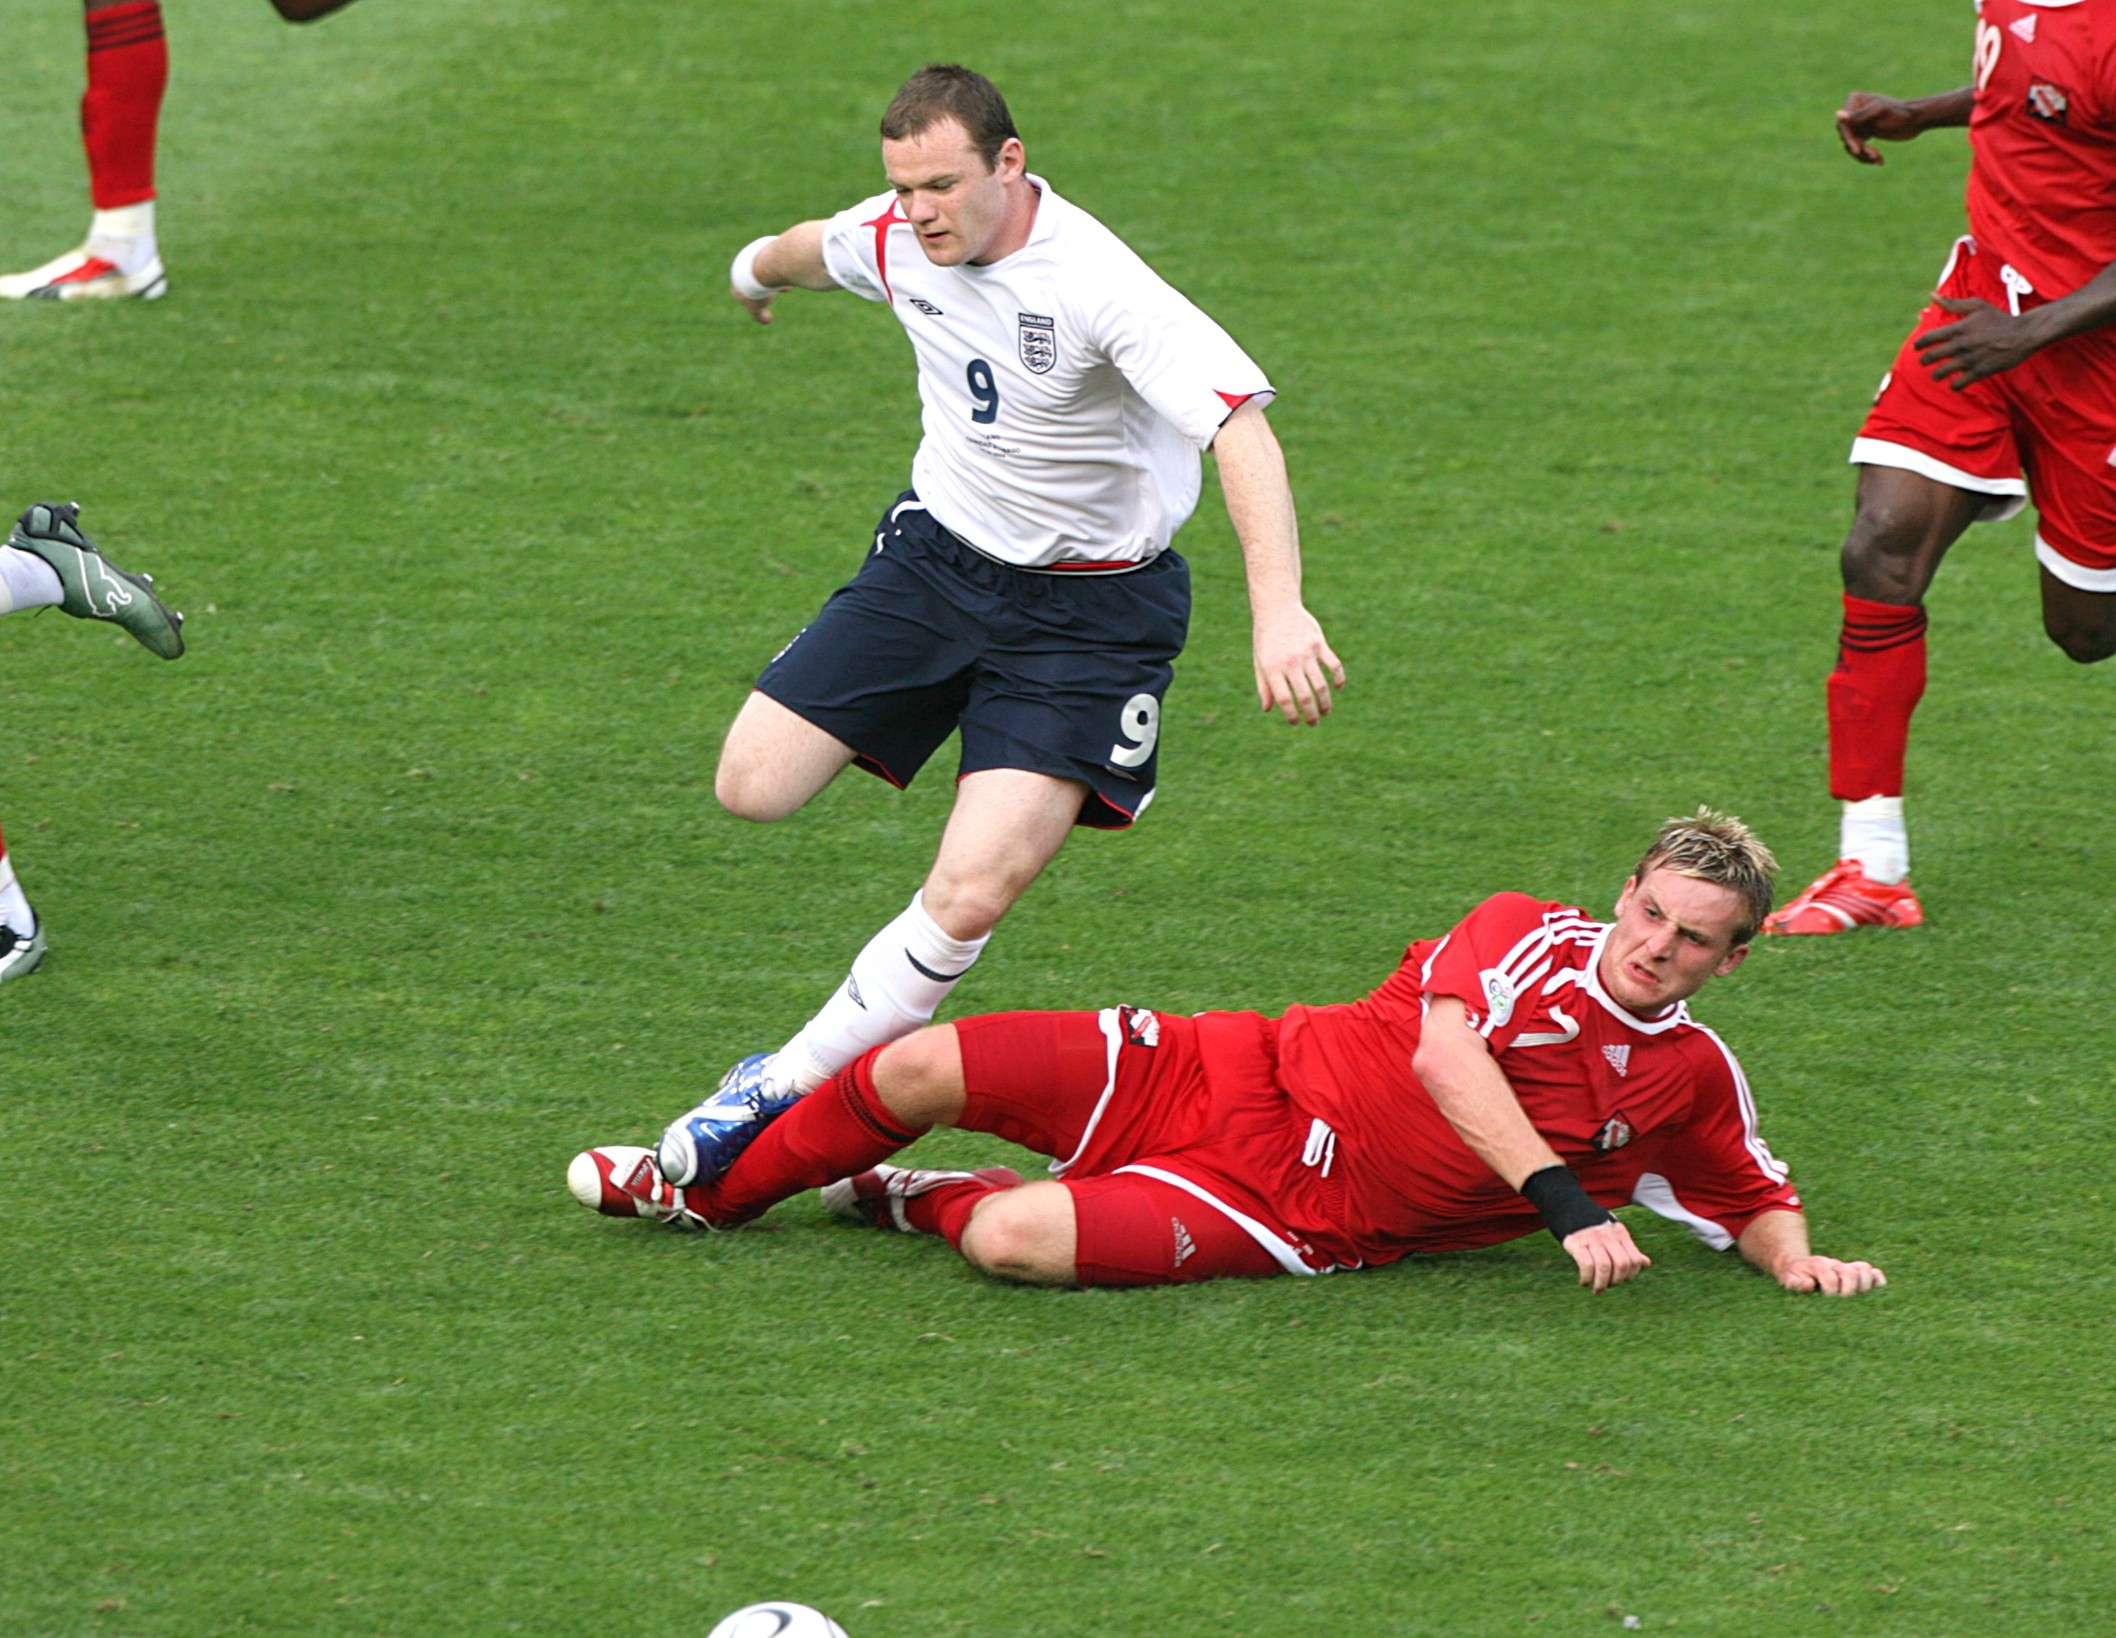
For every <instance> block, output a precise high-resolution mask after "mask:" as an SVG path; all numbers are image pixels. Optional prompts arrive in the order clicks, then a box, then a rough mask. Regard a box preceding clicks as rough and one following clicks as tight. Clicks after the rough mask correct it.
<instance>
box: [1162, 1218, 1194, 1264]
mask: <svg viewBox="0 0 2116 1638" xmlns="http://www.w3.org/2000/svg"><path fill="white" fill-rule="evenodd" d="M1168 1226H1169V1227H1170V1228H1172V1229H1174V1230H1175V1231H1176V1260H1175V1266H1176V1267H1177V1268H1181V1267H1182V1266H1183V1265H1184V1263H1186V1262H1188V1261H1189V1260H1190V1258H1191V1256H1192V1254H1193V1253H1195V1252H1196V1251H1197V1249H1198V1243H1197V1241H1195V1240H1193V1239H1192V1238H1191V1237H1190V1230H1188V1229H1187V1228H1185V1227H1184V1226H1183V1220H1182V1218H1180V1217H1171V1218H1169V1220H1168Z"/></svg>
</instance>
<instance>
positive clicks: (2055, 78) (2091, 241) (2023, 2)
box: [1969, 0, 2116, 301]
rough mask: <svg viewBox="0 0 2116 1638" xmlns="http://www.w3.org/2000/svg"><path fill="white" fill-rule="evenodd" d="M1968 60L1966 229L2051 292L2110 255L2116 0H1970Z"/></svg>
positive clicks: (2115, 226) (2114, 247)
mask: <svg viewBox="0 0 2116 1638" xmlns="http://www.w3.org/2000/svg"><path fill="white" fill-rule="evenodd" d="M1975 72H1976V79H1975V90H1976V102H1975V106H1974V108H1973V109H1972V111H1971V113H1970V116H1969V149H1970V155H1971V163H1970V167H1969V231H1970V232H1971V233H1972V234H1973V235H1974V236H1975V238H1976V242H1977V244H1978V245H1979V246H1980V247H1981V248H1982V249H1984V250H1986V251H1988V252H1990V253H1991V254H1992V255H1994V256H1996V257H1998V258H1999V260H2000V261H2002V262H2004V263H2005V264H2006V265H2007V266H2009V267H2011V268H2012V269H2014V271H2015V272H2016V273H2018V274H2019V275H2020V276H2021V277H2022V278H2024V279H2025V280H2026V281H2027V282H2028V285H2029V286H2030V289H2031V290H2032V293H2033V294H2034V295H2035V296H2037V297H2040V298H2041V299H2042V300H2044V301H2054V300H2056V299H2057V298H2058V297H2059V296H2063V295H2068V294H2069V293H2070V292H2072V291H2074V290H2077V289H2078V288H2079V287H2080V286H2081V285H2083V284H2085V283H2086V282H2087V280H2089V279H2091V278H2092V277H2094V275H2095V274H2097V273H2099V272H2100V271H2101V270H2102V269H2103V268H2104V267H2107V266H2108V265H2109V264H2110V263H2111V262H2116V0H1978V4H1977V23H1976V65H1975ZM2029 293H2030V291H2028V290H2024V291H2022V292H2021V294H2024V295H2025V294H2029Z"/></svg>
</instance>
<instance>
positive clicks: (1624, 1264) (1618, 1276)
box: [1565, 1223, 1653, 1291]
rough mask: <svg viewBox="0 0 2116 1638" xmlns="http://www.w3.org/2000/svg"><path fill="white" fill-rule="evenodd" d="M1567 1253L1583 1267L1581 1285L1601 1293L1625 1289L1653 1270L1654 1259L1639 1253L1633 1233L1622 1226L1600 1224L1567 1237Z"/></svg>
mask: <svg viewBox="0 0 2116 1638" xmlns="http://www.w3.org/2000/svg"><path fill="white" fill-rule="evenodd" d="M1565 1249H1566V1250H1567V1251H1569V1252H1571V1253H1572V1260H1573V1261H1574V1262H1576V1263H1578V1264H1579V1265H1580V1284H1582V1285H1591V1286H1593V1287H1594V1288H1595V1290H1597V1291H1607V1290H1608V1289H1609V1288H1610V1287H1611V1286H1612V1285H1622V1284H1623V1283H1624V1282H1625V1281H1626V1280H1628V1279H1631V1278H1632V1277H1634V1276H1635V1275H1638V1274H1642V1273H1644V1272H1645V1271H1646V1270H1647V1269H1649V1268H1651V1267H1652V1266H1653V1259H1652V1258H1651V1257H1648V1256H1647V1255H1646V1254H1645V1253H1644V1252H1643V1251H1641V1250H1639V1249H1638V1244H1637V1242H1636V1241H1634V1240H1633V1239H1632V1238H1631V1231H1630V1230H1629V1229H1627V1228H1625V1227H1624V1225H1623V1224H1622V1223H1597V1224H1596V1225H1595V1226H1594V1227H1593V1228H1583V1229H1576V1230H1574V1231H1573V1232H1572V1233H1570V1234H1568V1235H1566V1236H1565Z"/></svg>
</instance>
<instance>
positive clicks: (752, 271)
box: [727, 233, 787, 301]
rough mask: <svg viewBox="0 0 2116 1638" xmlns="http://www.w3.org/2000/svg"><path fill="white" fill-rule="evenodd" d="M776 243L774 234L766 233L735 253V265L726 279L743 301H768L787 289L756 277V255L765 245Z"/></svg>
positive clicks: (777, 237)
mask: <svg viewBox="0 0 2116 1638" xmlns="http://www.w3.org/2000/svg"><path fill="white" fill-rule="evenodd" d="M778 242H779V236H778V235H777V234H776V233H767V234H765V235H764V237H763V238H761V239H752V240H750V242H749V243H748V244H746V245H744V246H743V247H742V248H741V249H740V250H738V251H737V252H735V265H734V266H733V267H731V268H729V269H728V270H727V279H728V283H730V284H732V285H733V286H734V287H735V294H736V295H738V296H740V297H742V299H743V300H744V301H770V300H771V298H772V297H774V296H776V295H777V294H778V293H779V292H780V291H781V290H784V289H786V288H787V286H785V285H783V284H765V283H764V282H763V281H762V280H760V279H759V278H758V277H757V253H758V252H759V251H761V250H762V249H763V248H764V247H765V246H766V245H775V244H777V243H778Z"/></svg>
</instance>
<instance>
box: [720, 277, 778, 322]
mask: <svg viewBox="0 0 2116 1638" xmlns="http://www.w3.org/2000/svg"><path fill="white" fill-rule="evenodd" d="M727 293H728V294H729V295H730V296H733V297H734V298H735V300H737V301H739V302H740V303H741V304H742V305H743V307H744V309H745V310H747V312H748V313H749V316H750V317H751V318H753V319H755V320H756V321H757V322H758V323H759V324H769V323H771V297H769V296H766V297H765V298H764V299H763V300H762V301H751V300H750V299H749V297H747V296H745V295H743V294H742V292H741V291H739V290H736V289H734V288H733V287H732V286H731V287H729V289H728V292H727Z"/></svg>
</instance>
